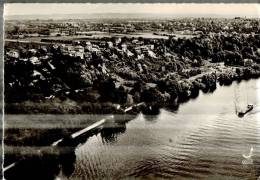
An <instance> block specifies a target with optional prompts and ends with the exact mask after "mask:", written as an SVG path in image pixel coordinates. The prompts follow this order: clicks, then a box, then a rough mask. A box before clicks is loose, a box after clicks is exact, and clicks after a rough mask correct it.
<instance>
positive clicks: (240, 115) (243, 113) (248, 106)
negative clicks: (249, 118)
mask: <svg viewBox="0 0 260 180" xmlns="http://www.w3.org/2000/svg"><path fill="white" fill-rule="evenodd" d="M253 109H254V105H253V104H248V105H247V108H246V110H245V111H240V112H238V114H237V115H238V117H243V116H244V115H245V114H247V113H248V112H250V111H252V110H253Z"/></svg>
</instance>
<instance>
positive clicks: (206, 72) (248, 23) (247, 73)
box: [5, 18, 260, 113]
mask: <svg viewBox="0 0 260 180" xmlns="http://www.w3.org/2000/svg"><path fill="white" fill-rule="evenodd" d="M103 21H105V20H103ZM6 24H7V25H6V36H5V38H6V39H5V88H6V94H5V98H6V111H7V112H10V113H35V112H42V113H64V111H65V112H66V113H89V112H100V113H111V112H114V111H116V107H117V106H118V104H119V105H121V106H126V105H131V104H134V103H140V102H146V103H148V104H152V105H156V106H159V107H160V106H166V105H169V104H171V105H172V104H174V106H177V105H178V104H179V103H181V102H184V101H186V100H187V99H190V98H194V97H196V96H197V95H198V93H199V90H202V91H203V92H210V91H214V89H215V88H216V83H217V82H220V83H221V84H231V83H232V81H233V80H241V79H249V78H254V77H258V76H259V75H260V65H259V63H260V48H259V47H260V34H259V32H260V31H259V30H260V25H259V24H260V23H259V20H257V19H241V18H234V19H224V20H218V19H214V21H213V20H212V19H207V18H198V19H196V18H194V19H192V18H191V19H174V20H163V21H159V20H157V21H151V20H148V21H134V20H132V21H130V20H129V21H122V22H120V21H116V22H114V21H113V20H107V22H99V21H90V20H89V21H83V20H78V21H77V20H74V21H73V22H71V21H69V20H68V22H66V21H65V22H60V21H58V20H57V22H55V21H54V20H46V21H40V22H39V21H38V20H34V21H33V20H28V21H24V22H23V21H18V22H17V21H16V22H13V21H10V22H9V21H7V23H6ZM36 27H37V28H36ZM55 102H59V103H58V104H59V106H61V107H59V108H57V107H55V106H56V105H57V103H55ZM18 104H20V105H18ZM97 104H98V105H97ZM103 106H104V107H105V108H104V107H103ZM101 110H102V112H101Z"/></svg>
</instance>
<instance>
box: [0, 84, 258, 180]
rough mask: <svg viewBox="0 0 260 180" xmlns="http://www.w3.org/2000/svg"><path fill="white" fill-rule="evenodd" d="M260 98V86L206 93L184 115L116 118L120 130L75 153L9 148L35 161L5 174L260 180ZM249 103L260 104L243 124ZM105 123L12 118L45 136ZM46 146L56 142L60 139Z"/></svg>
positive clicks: (84, 142) (86, 141)
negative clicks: (238, 112) (60, 129)
mask: <svg viewBox="0 0 260 180" xmlns="http://www.w3.org/2000/svg"><path fill="white" fill-rule="evenodd" d="M259 90H260V79H257V80H250V81H242V82H241V83H237V82H233V84H232V85H230V86H218V87H217V89H216V90H215V91H214V92H213V93H210V94H204V93H202V92H201V93H200V94H199V96H198V97H197V98H196V99H192V100H190V101H188V102H186V103H183V104H181V105H180V106H179V108H178V110H170V109H161V110H160V113H159V114H158V115H153V116H151V115H144V114H142V113H140V114H137V115H132V116H130V117H129V116H127V115H126V116H124V115H123V116H116V115H115V122H113V121H112V122H111V123H110V124H108V125H106V128H105V129H102V130H101V131H97V133H95V134H94V135H93V136H90V137H82V138H81V139H80V140H79V141H78V142H75V143H73V145H71V147H70V146H68V147H52V146H46V145H40V144H38V145H34V146H30V144H31V143H27V146H16V147H12V144H9V146H11V147H9V146H6V147H5V154H8V153H9V155H8V156H13V155H15V156H18V159H19V158H21V155H22V156H24V155H26V156H28V154H29V156H30V157H28V158H29V159H27V158H24V159H27V160H25V161H21V162H20V163H19V164H18V165H16V166H15V167H14V168H11V169H10V170H8V171H5V177H7V179H17V177H20V179H53V178H54V179H217V180H219V179H229V180H230V179H258V178H259V176H260V101H259V100H260V93H259ZM247 103H251V104H254V105H255V107H254V109H253V110H252V111H251V112H249V113H248V114H246V115H245V116H244V117H243V118H239V117H238V116H237V115H236V110H239V109H244V108H245V107H246V105H247ZM94 117H95V118H94ZM103 117H104V116H103ZM100 118H101V117H100V116H97V115H95V116H88V115H70V116H68V115H6V116H5V128H11V127H13V128H14V127H15V128H18V129H24V128H31V129H35V128H36V129H39V128H41V129H43V130H44V131H45V130H46V131H50V130H51V129H52V128H54V126H55V127H63V128H64V127H65V126H66V127H67V126H73V128H74V127H77V128H79V127H80V128H84V127H86V126H88V125H90V124H92V123H93V122H94V121H95V119H96V120H98V119H100ZM66 119H67V120H66ZM65 122H66V123H67V124H65ZM54 131H55V130H54ZM25 132H27V131H25ZM28 135H29V134H28ZM18 137H19V135H17V138H18ZM46 138H47V139H50V141H52V140H55V141H56V140H57V139H55V138H58V137H56V136H54V137H51V136H48V137H46ZM28 145H29V146H28ZM250 151H251V153H250ZM248 155H249V156H248ZM244 156H245V157H244ZM246 156H248V157H246ZM6 157H7V155H6ZM7 165H8V164H7ZM28 176H33V177H32V178H28Z"/></svg>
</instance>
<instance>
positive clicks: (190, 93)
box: [5, 65, 260, 115]
mask: <svg viewBox="0 0 260 180" xmlns="http://www.w3.org/2000/svg"><path fill="white" fill-rule="evenodd" d="M256 67H258V68H259V70H255V69H253V68H251V67H250V68H249V67H234V66H230V67H226V66H225V69H224V71H223V70H222V72H221V71H217V70H215V72H208V73H207V72H206V73H204V74H200V76H198V77H196V78H194V77H191V78H189V79H181V80H179V81H178V83H177V86H181V88H180V87H177V88H180V89H181V90H177V91H178V94H177V95H175V97H174V98H173V97H172V96H174V94H170V93H171V92H169V89H170V88H172V87H173V86H171V84H169V82H168V80H165V81H162V82H159V83H158V84H157V85H156V86H155V87H153V88H150V89H148V90H150V91H151V92H147V93H148V95H149V97H143V98H142V99H143V100H144V101H139V102H138V101H137V102H132V103H124V104H118V103H112V102H109V101H108V102H103V103H102V102H94V103H93V102H91V103H90V102H80V103H78V102H75V101H71V100H65V101H63V102H60V103H57V102H52V101H45V102H31V101H27V102H21V103H8V104H5V113H6V114H54V115H55V114H124V112H123V110H122V107H130V106H134V105H135V104H136V103H142V102H144V103H145V105H143V106H141V107H140V108H133V110H132V111H131V112H130V114H137V113H139V112H141V111H142V112H143V113H145V114H148V115H149V114H154V113H155V114H156V112H158V109H160V108H169V107H170V108H173V110H174V109H178V106H179V105H180V104H181V103H185V102H188V101H189V100H190V99H194V98H196V97H197V96H198V95H199V91H202V92H203V93H210V92H214V91H215V90H216V88H217V83H219V85H220V86H222V85H224V86H229V85H231V84H232V83H233V82H234V81H238V82H240V81H242V80H250V79H256V78H259V77H260V65H257V66H256ZM175 88H176V87H175ZM163 91H164V93H162V92H163ZM146 96H147V95H146ZM119 106H120V108H118V107H119ZM149 107H150V110H149ZM151 107H152V108H153V110H152V109H151Z"/></svg>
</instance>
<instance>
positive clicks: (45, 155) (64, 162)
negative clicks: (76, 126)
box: [4, 147, 76, 180]
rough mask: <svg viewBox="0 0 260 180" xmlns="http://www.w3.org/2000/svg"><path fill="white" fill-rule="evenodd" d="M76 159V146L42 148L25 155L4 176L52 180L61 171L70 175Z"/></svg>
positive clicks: (8, 177) (7, 177)
mask: <svg viewBox="0 0 260 180" xmlns="http://www.w3.org/2000/svg"><path fill="white" fill-rule="evenodd" d="M28 156H30V157H28ZM75 160H76V155H75V148H71V147H62V148H61V147H55V148H41V149H40V150H37V153H35V152H32V153H31V154H30V155H27V157H26V156H24V157H23V159H22V160H20V161H18V162H17V164H16V165H15V166H14V167H13V168H12V169H10V170H7V171H6V172H5V173H4V176H5V178H6V179H7V180H8V179H34V180H35V179H42V180H48V179H50V180H51V179H55V177H56V176H57V175H58V174H59V173H60V172H62V173H63V174H65V175H66V176H70V175H71V174H72V172H73V171H74V168H75V167H74V163H75Z"/></svg>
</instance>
